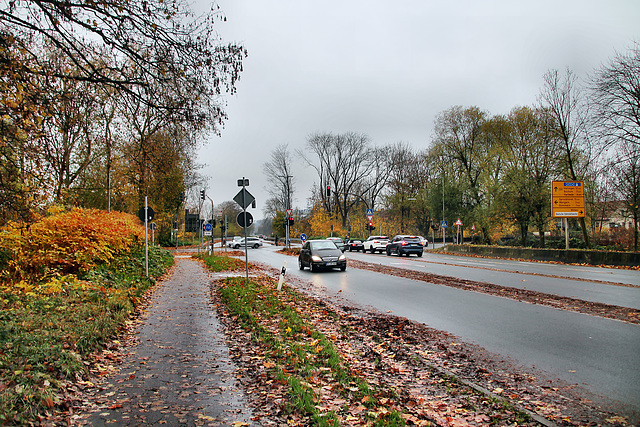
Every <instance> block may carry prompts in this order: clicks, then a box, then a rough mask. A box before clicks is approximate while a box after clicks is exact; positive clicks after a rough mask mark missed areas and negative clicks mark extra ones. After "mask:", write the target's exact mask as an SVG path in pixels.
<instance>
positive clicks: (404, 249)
mask: <svg viewBox="0 0 640 427" xmlns="http://www.w3.org/2000/svg"><path fill="white" fill-rule="evenodd" d="M423 250H424V246H422V244H421V243H420V238H419V237H418V236H406V235H397V236H396V237H394V238H393V240H392V241H391V242H389V244H388V245H387V249H386V252H387V255H391V254H394V253H395V254H397V255H398V256H402V255H406V256H409V255H410V254H416V255H418V256H422V252H423Z"/></svg>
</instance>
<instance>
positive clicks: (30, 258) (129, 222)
mask: <svg viewBox="0 0 640 427" xmlns="http://www.w3.org/2000/svg"><path fill="white" fill-rule="evenodd" d="M143 239H144V228H143V227H142V226H141V225H140V224H139V221H138V219H137V218H136V217H134V216H133V215H129V214H125V213H121V212H105V211H99V210H95V209H73V210H71V211H68V212H55V211H54V212H52V213H51V214H50V215H48V216H46V217H44V218H42V219H41V220H40V221H37V222H35V223H34V224H30V225H28V224H24V223H15V222H11V223H9V224H8V225H6V226H5V227H4V228H3V229H2V230H1V231H0V250H1V251H2V253H3V254H4V256H3V258H4V266H3V270H2V276H0V279H2V281H3V282H5V283H6V282H18V281H21V280H25V281H34V280H41V279H42V278H44V277H47V276H55V275H60V274H62V275H64V274H77V273H78V272H81V271H88V270H89V269H91V268H93V267H95V266H96V265H99V264H102V263H106V262H109V261H110V260H112V259H113V258H114V257H115V256H116V255H117V254H119V253H123V252H126V251H128V250H129V249H130V248H131V247H132V246H133V245H135V244H137V243H140V242H141V241H143ZM1 265H2V264H0V266H1Z"/></svg>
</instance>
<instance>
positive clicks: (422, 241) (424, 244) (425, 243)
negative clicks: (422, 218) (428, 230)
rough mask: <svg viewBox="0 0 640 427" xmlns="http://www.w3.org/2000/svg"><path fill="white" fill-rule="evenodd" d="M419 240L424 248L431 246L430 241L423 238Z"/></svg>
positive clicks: (420, 237)
mask: <svg viewBox="0 0 640 427" xmlns="http://www.w3.org/2000/svg"><path fill="white" fill-rule="evenodd" d="M418 239H420V244H421V245H422V246H424V247H427V246H429V241H428V240H427V239H425V238H424V237H422V236H418Z"/></svg>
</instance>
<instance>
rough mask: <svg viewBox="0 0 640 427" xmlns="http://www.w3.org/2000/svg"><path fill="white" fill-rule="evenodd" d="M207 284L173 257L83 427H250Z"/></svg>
mask: <svg viewBox="0 0 640 427" xmlns="http://www.w3.org/2000/svg"><path fill="white" fill-rule="evenodd" d="M210 282H211V278H210V276H209V273H208V272H207V271H206V270H205V268H204V267H203V266H202V264H201V263H199V262H198V261H196V260H194V259H191V258H186V257H179V256H177V257H176V266H175V268H174V269H173V272H172V274H171V275H170V276H169V277H168V278H167V279H166V280H164V281H163V282H161V283H159V284H158V288H157V289H156V290H155V292H154V294H153V296H152V298H151V302H150V304H149V307H148V310H147V313H146V314H145V315H144V316H143V318H142V324H141V325H140V328H139V332H138V334H137V335H138V339H139V342H138V344H137V345H135V346H134V347H133V348H132V349H131V352H130V354H128V355H127V356H126V357H125V359H124V360H123V363H122V366H121V369H120V372H119V373H118V374H117V375H114V376H113V377H111V378H109V379H108V380H107V381H106V383H105V384H102V387H104V389H103V390H101V391H100V392H99V393H98V395H97V396H96V404H97V405H98V408H97V411H96V412H94V413H92V414H91V415H89V416H88V417H87V418H86V419H85V421H84V423H83V424H84V425H91V426H106V425H109V426H128V425H136V426H137V425H167V426H178V425H180V426H203V425H205V426H225V425H230V426H233V425H236V426H238V425H244V426H247V425H254V423H253V422H252V421H251V411H250V409H248V406H247V403H246V400H245V395H244V393H243V392H242V391H241V389H240V387H239V384H238V383H237V381H236V380H235V366H234V365H233V362H232V361H231V359H230V357H229V351H228V348H227V346H226V345H225V343H224V334H223V332H222V328H221V325H220V323H219V322H218V320H217V319H216V317H215V309H214V307H213V306H212V305H210V301H209V283H210Z"/></svg>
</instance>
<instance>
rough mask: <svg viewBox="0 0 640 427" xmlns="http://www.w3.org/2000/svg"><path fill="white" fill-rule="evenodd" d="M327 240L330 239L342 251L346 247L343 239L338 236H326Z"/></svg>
mask: <svg viewBox="0 0 640 427" xmlns="http://www.w3.org/2000/svg"><path fill="white" fill-rule="evenodd" d="M327 240H331V241H332V242H333V243H335V244H336V246H337V247H338V249H340V250H341V251H342V252H344V250H345V248H346V245H345V243H344V241H343V240H342V239H341V238H340V237H327Z"/></svg>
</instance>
